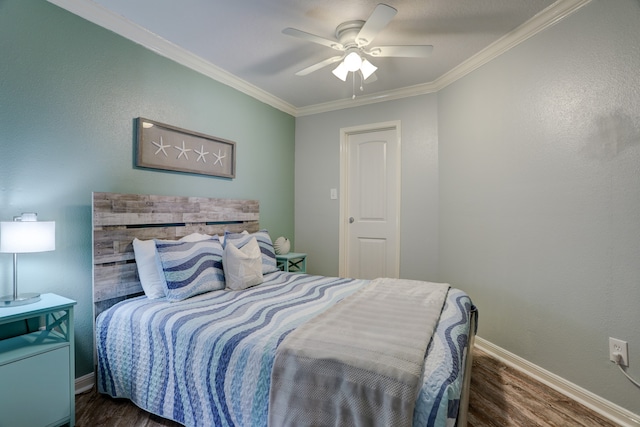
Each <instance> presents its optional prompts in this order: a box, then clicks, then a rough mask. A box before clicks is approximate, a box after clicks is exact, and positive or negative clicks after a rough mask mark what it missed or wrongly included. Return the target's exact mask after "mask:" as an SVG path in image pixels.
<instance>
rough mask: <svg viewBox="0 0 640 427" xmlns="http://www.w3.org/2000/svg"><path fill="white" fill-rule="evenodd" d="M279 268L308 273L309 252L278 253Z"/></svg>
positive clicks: (291, 271)
mask: <svg viewBox="0 0 640 427" xmlns="http://www.w3.org/2000/svg"><path fill="white" fill-rule="evenodd" d="M276 261H277V263H278V268H279V269H280V270H282V271H288V272H290V273H306V272H307V254H303V253H296V252H289V253H288V254H284V255H276Z"/></svg>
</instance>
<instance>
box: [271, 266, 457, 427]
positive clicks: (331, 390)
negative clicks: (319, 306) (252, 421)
mask: <svg viewBox="0 0 640 427" xmlns="http://www.w3.org/2000/svg"><path fill="white" fill-rule="evenodd" d="M448 289H449V285H447V284H442V283H430V282H420V281H414V280H402V279H375V280H372V281H371V282H370V283H369V284H368V285H366V286H365V287H364V288H362V289H360V290H359V291H358V292H356V293H355V294H353V295H351V296H350V297H347V298H345V299H344V300H342V301H341V302H340V303H338V304H336V305H335V306H333V307H332V308H330V309H329V310H327V311H325V312H324V313H322V314H320V315H318V316H316V317H314V318H313V319H311V320H310V321H309V322H307V323H305V324H304V325H302V326H300V327H299V328H298V329H296V330H294V331H293V332H291V333H290V334H289V335H288V336H287V337H286V338H285V339H284V340H283V341H282V343H280V345H279V346H278V349H277V351H276V357H275V360H274V365H273V370H272V372H271V390H270V396H269V426H271V427H285V426H295V427H301V426H316V427H317V426H367V427H369V426H394V427H401V426H411V424H412V420H413V410H414V407H415V402H416V399H417V397H418V393H419V391H420V386H421V383H422V371H423V365H424V356H425V353H426V349H427V346H428V345H429V341H430V340H431V337H432V335H433V331H434V330H435V327H436V324H437V322H438V319H439V317H440V312H441V311H442V306H443V304H444V301H445V298H446V294H447V292H448Z"/></svg>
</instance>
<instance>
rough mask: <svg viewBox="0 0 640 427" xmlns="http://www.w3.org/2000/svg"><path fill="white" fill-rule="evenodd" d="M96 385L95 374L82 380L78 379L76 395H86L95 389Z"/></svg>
mask: <svg viewBox="0 0 640 427" xmlns="http://www.w3.org/2000/svg"><path fill="white" fill-rule="evenodd" d="M94 383H95V375H94V374H93V372H91V373H88V374H87V375H84V376H82V377H80V378H76V394H80V393H84V392H85V391H89V390H91V389H92V388H93V385H94Z"/></svg>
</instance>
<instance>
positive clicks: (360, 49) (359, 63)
mask: <svg viewBox="0 0 640 427" xmlns="http://www.w3.org/2000/svg"><path fill="white" fill-rule="evenodd" d="M396 13H398V11H397V10H396V9H394V8H393V7H391V6H388V5H386V4H382V3H380V4H378V5H377V6H376V8H375V9H374V10H373V12H372V13H371V15H370V16H369V19H367V20H366V21H359V20H358V21H347V22H343V23H342V24H340V25H338V27H337V28H336V39H337V40H331V39H327V38H324V37H320V36H316V35H314V34H310V33H307V32H305V31H301V30H297V29H295V28H285V29H284V30H282V32H283V33H284V34H286V35H289V36H293V37H298V38H300V39H303V40H307V41H310V42H313V43H317V44H320V45H323V46H327V47H330V48H332V49H334V50H337V51H340V52H343V53H342V54H341V55H337V56H332V57H331V58H327V59H325V60H324V61H320V62H318V63H317V64H313V65H311V66H309V67H306V68H304V69H302V70H300V71H298V72H296V73H295V74H296V75H297V76H306V75H307V74H310V73H312V72H314V71H317V70H320V69H322V68H324V67H326V66H328V65H331V64H335V63H336V62H340V64H339V65H338V66H337V67H336V68H335V69H334V70H333V74H334V75H335V76H336V77H338V78H339V79H340V80H342V81H346V80H347V75H348V74H349V72H350V71H351V72H353V73H356V72H358V71H359V72H360V73H361V74H362V78H363V79H364V80H366V79H368V78H369V77H371V76H372V75H373V73H374V72H375V71H376V70H377V69H378V68H377V67H376V66H375V65H373V64H372V63H371V62H369V60H368V59H367V58H366V57H365V56H370V57H372V58H383V57H404V58H425V57H428V56H429V55H430V54H431V51H432V50H433V46H430V45H418V46H415V45H399V46H374V47H371V46H370V44H371V42H372V41H373V39H374V38H375V37H376V35H378V33H379V32H380V31H382V29H383V28H384V27H386V26H387V24H388V23H389V22H390V21H391V20H392V19H393V17H394V16H395V15H396Z"/></svg>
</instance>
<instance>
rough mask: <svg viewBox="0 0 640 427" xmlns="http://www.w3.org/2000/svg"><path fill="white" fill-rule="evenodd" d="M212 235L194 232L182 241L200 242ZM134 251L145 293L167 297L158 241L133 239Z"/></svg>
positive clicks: (154, 297) (151, 296) (155, 296)
mask: <svg viewBox="0 0 640 427" xmlns="http://www.w3.org/2000/svg"><path fill="white" fill-rule="evenodd" d="M210 238H211V236H209V235H206V234H200V233H192V234H189V235H188V236H184V237H183V238H181V239H180V241H184V242H198V241H200V240H206V239H210ZM133 252H134V254H135V257H136V265H137V267H138V277H139V278H140V284H141V285H142V289H143V290H144V294H145V295H146V296H147V298H149V299H158V298H164V297H165V289H166V287H167V281H166V279H165V277H164V270H163V269H162V263H161V262H160V257H159V256H158V251H157V250H156V243H155V242H154V241H153V240H140V239H138V238H135V239H133Z"/></svg>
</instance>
